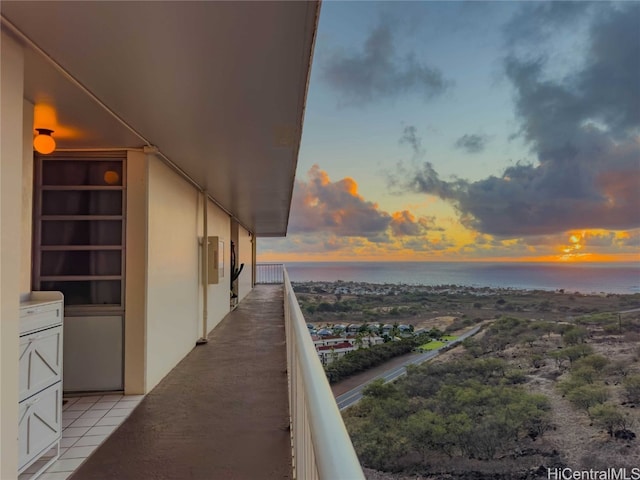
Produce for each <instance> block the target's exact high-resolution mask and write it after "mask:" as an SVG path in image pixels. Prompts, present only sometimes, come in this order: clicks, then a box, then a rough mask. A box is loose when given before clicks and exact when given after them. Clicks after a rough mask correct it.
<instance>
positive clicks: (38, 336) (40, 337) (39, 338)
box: [29, 335, 45, 343]
mask: <svg viewBox="0 0 640 480" xmlns="http://www.w3.org/2000/svg"><path fill="white" fill-rule="evenodd" d="M44 337H45V336H44V335H36V336H35V337H29V343H32V342H37V341H38V340H42V339H43V338H44Z"/></svg>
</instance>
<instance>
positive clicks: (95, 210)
mask: <svg viewBox="0 0 640 480" xmlns="http://www.w3.org/2000/svg"><path fill="white" fill-rule="evenodd" d="M42 214H43V215H122V191H120V190H95V191H89V190H77V191H66V190H65V191H60V190H44V191H43V192H42Z"/></svg>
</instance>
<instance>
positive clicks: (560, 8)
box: [503, 1, 596, 48]
mask: <svg viewBox="0 0 640 480" xmlns="http://www.w3.org/2000/svg"><path fill="white" fill-rule="evenodd" d="M595 6H596V5H595V2H557V1H556V2H532V3H524V2H523V5H522V8H521V9H520V10H519V11H518V12H517V13H516V14H515V15H514V16H513V17H512V19H511V20H510V21H509V22H507V24H506V25H505V27H504V29H503V33H504V36H505V43H506V45H508V46H509V47H510V48H513V47H514V46H520V45H523V44H534V45H537V44H539V43H540V42H543V41H545V40H547V39H548V37H549V36H550V34H552V33H553V32H554V31H555V30H556V29H557V28H563V29H566V28H568V27H570V26H571V27H574V26H575V25H576V24H577V23H578V22H580V21H581V20H582V19H583V17H584V16H585V14H587V13H588V12H589V11H590V10H592V9H593V8H594V7H595Z"/></svg>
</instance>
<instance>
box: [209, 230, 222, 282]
mask: <svg viewBox="0 0 640 480" xmlns="http://www.w3.org/2000/svg"><path fill="white" fill-rule="evenodd" d="M207 240H208V242H207V277H208V280H209V285H213V284H217V283H219V282H220V273H221V272H220V268H219V264H220V260H221V259H223V258H224V253H223V252H221V251H220V246H221V245H222V246H223V245H224V244H223V243H222V242H221V241H220V239H219V238H218V237H217V236H216V237H208V239H207Z"/></svg>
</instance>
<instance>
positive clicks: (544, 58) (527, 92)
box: [258, 1, 640, 262]
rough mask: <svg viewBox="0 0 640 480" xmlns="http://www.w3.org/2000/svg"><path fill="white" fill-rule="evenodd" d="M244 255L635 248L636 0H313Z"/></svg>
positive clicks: (450, 256) (638, 131)
mask: <svg viewBox="0 0 640 480" xmlns="http://www.w3.org/2000/svg"><path fill="white" fill-rule="evenodd" d="M258 260H259V261H316V260H317V261H341V260H345V261H358V260H361V261H365V260H375V261H385V260H425V261H427V260H433V261H462V260H465V261H467V260H496V261H509V260H514V261H533V260H543V261H556V260H558V261H560V260H582V261H597V260H600V261H616V260H620V261H634V262H637V261H638V260H640V3H638V2H621V3H609V2H595V3H588V2H566V3H565V2H532V3H526V2H486V3H485V2H479V1H474V2H408V3H404V2H333V1H327V2H324V3H323V5H322V9H321V14H320V24H319V30H318V36H317V40H316V47H315V53H314V60H313V68H312V72H311V83H310V87H309V95H308V99H307V110H306V117H305V122H304V132H303V136H302V145H301V149H300V156H299V159H298V170H297V179H296V184H295V188H294V194H293V203H292V206H291V215H290V219H289V231H288V235H287V237H286V238H281V239H266V238H260V239H259V241H258Z"/></svg>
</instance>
